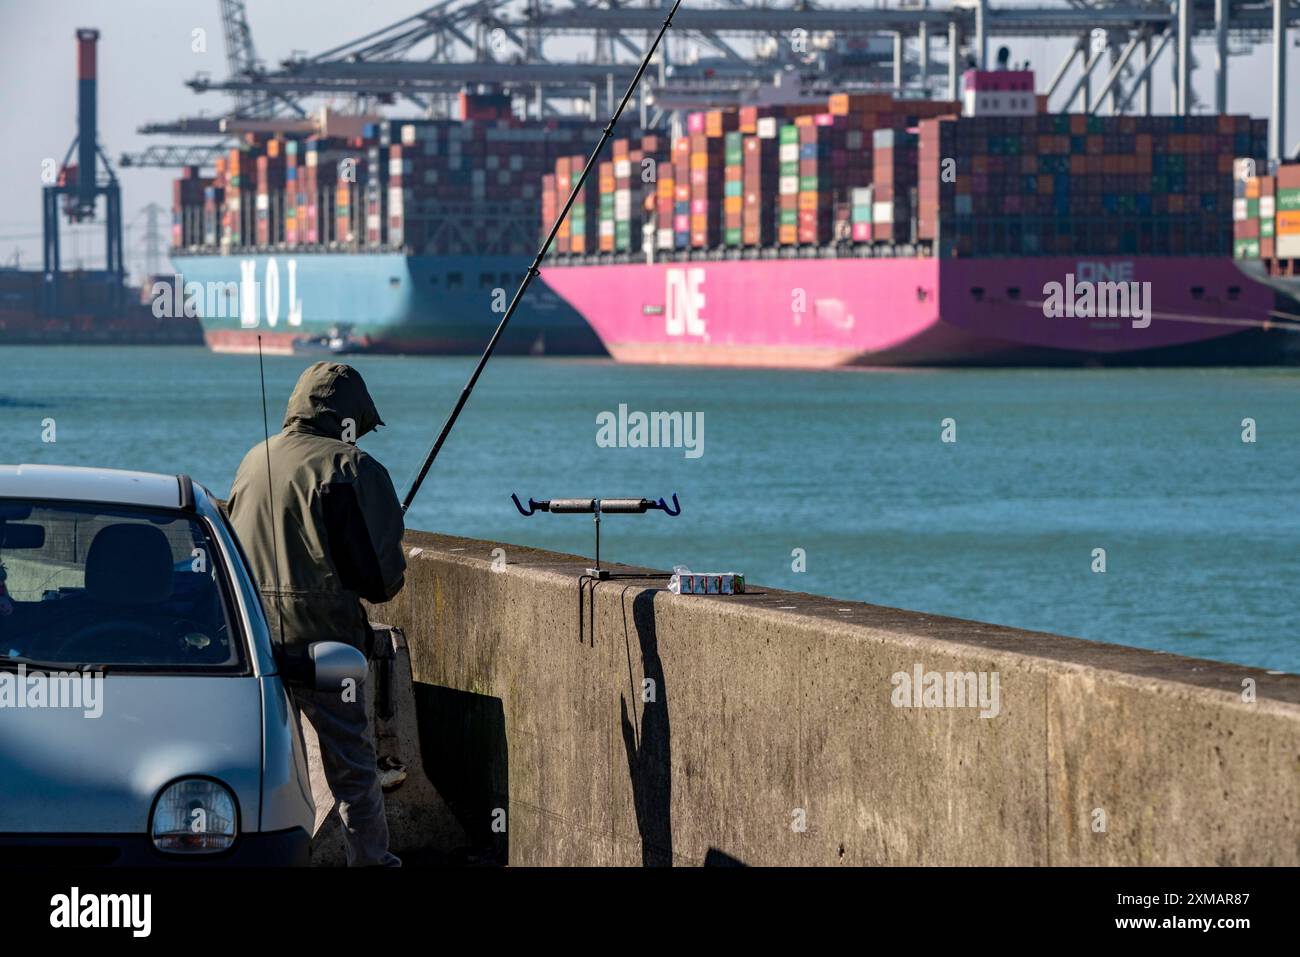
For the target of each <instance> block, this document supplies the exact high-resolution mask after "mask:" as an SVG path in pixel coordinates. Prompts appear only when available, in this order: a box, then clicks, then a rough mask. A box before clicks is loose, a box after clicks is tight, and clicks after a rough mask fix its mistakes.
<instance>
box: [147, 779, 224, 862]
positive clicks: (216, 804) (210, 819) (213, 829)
mask: <svg viewBox="0 0 1300 957" xmlns="http://www.w3.org/2000/svg"><path fill="white" fill-rule="evenodd" d="M238 832H239V826H238V824H236V822H235V798H234V795H232V794H231V793H230V791H229V789H227V788H226V787H225V785H223V784H220V783H218V782H216V781H209V780H207V779H204V778H186V779H184V780H181V781H175V782H173V783H172V784H169V785H168V786H167V787H166V788H164V789H163V792H162V793H161V794H159V795H158V802H157V804H155V805H154V810H153V825H152V827H151V833H152V837H153V846H154V847H156V848H158V850H160V851H170V852H172V853H181V854H211V853H213V852H215V851H224V850H226V849H227V848H229V847H230V846H231V845H232V844H234V843H235V835H236V834H237V833H238Z"/></svg>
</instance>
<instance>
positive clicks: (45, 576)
mask: <svg viewBox="0 0 1300 957" xmlns="http://www.w3.org/2000/svg"><path fill="white" fill-rule="evenodd" d="M0 568H3V571H2V572H0V575H3V577H4V581H3V582H0V585H3V594H0V666H3V665H4V664H5V662H6V660H8V661H10V662H16V661H22V660H27V661H35V662H40V663H42V664H47V665H67V666H75V665H90V666H96V665H110V666H116V670H124V669H133V668H142V669H146V670H151V669H153V668H161V669H167V670H182V671H185V670H192V669H198V670H202V671H205V672H206V671H213V670H218V671H229V670H235V669H240V668H241V667H242V662H243V653H242V649H241V646H240V639H239V633H238V632H237V631H236V630H235V629H234V627H233V624H232V623H233V622H234V620H235V616H234V614H233V613H232V609H231V608H230V604H229V598H228V596H229V594H230V592H229V589H228V588H227V587H226V585H225V578H224V573H223V570H222V557H221V552H220V550H219V548H218V547H217V545H216V543H215V542H214V541H213V540H212V538H211V536H210V535H209V533H208V530H207V528H206V526H205V525H204V524H203V522H202V521H200V520H199V519H197V518H196V517H194V516H192V515H189V514H186V513H183V512H179V511H174V510H166V509H149V508H139V507H133V506H123V505H102V504H82V503H67V502H57V503H56V502H36V501H32V502H24V501H15V500H13V499H0Z"/></svg>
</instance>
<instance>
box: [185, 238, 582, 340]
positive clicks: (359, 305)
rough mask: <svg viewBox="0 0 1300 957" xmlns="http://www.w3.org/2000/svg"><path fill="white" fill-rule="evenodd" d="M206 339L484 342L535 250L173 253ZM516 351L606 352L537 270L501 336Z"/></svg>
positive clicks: (579, 316)
mask: <svg viewBox="0 0 1300 957" xmlns="http://www.w3.org/2000/svg"><path fill="white" fill-rule="evenodd" d="M171 258H172V263H173V265H174V266H175V267H176V269H177V272H178V276H179V280H178V282H177V286H178V288H181V284H183V289H184V290H186V295H187V296H189V295H190V294H191V293H193V294H194V295H193V301H194V303H195V306H196V308H197V310H198V312H199V318H200V320H201V322H202V326H203V336H204V339H205V341H206V342H207V344H208V347H209V348H211V349H212V350H213V351H216V352H255V351H257V340H258V336H261V338H262V347H263V349H264V350H266V351H267V352H272V353H305V352H313V351H328V352H334V353H350V352H371V353H405V354H439V355H469V354H475V353H478V352H481V351H482V350H483V347H484V346H485V345H487V341H488V339H489V338H490V337H491V335H492V331H493V330H494V329H495V328H496V325H497V323H498V322H499V321H500V319H501V313H502V311H504V309H505V305H506V304H507V303H508V302H509V300H510V297H511V296H513V295H514V292H515V289H516V288H517V287H518V285H519V282H520V280H521V279H522V278H523V276H524V273H525V272H526V271H527V269H528V267H529V265H530V263H531V260H530V259H529V257H527V256H520V255H503V256H474V255H434V254H428V255H407V254H403V253H399V252H374V253H369V252H360V253H350V254H339V253H332V252H303V251H290V252H275V253H253V252H231V253H227V254H223V253H220V252H214V253H208V254H205V253H200V252H184V251H180V250H177V251H174V252H173V253H172V257H171ZM498 350H499V351H500V352H501V353H503V354H514V355H603V354H604V353H605V350H604V347H603V346H602V345H601V342H600V339H599V338H598V337H597V336H596V334H595V333H594V332H593V331H592V329H591V327H590V326H589V325H588V324H587V322H586V321H585V320H584V319H583V318H582V316H581V315H579V314H578V312H577V311H575V310H574V309H573V307H572V306H570V305H569V304H568V303H566V302H565V301H564V300H562V299H561V298H560V297H559V296H557V295H556V294H555V293H554V292H552V291H551V290H550V289H549V288H547V287H546V286H545V284H544V283H542V282H541V281H540V280H538V281H535V282H534V283H533V285H532V286H531V287H530V288H529V291H528V296H527V297H526V298H525V300H524V301H523V302H522V303H521V304H520V307H519V309H518V311H517V312H516V313H515V317H514V318H513V319H512V320H511V323H510V326H509V327H508V329H507V331H506V333H505V335H504V336H503V337H502V340H501V342H500V344H499V346H498Z"/></svg>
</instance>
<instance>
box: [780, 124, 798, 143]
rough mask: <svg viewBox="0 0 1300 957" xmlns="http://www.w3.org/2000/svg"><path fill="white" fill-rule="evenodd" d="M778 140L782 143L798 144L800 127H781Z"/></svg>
mask: <svg viewBox="0 0 1300 957" xmlns="http://www.w3.org/2000/svg"><path fill="white" fill-rule="evenodd" d="M777 139H778V141H780V142H782V143H798V142H799V127H797V126H783V127H781V129H780V130H779V131H778V132H777Z"/></svg>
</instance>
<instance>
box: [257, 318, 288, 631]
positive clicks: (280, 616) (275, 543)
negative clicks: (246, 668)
mask: <svg viewBox="0 0 1300 957" xmlns="http://www.w3.org/2000/svg"><path fill="white" fill-rule="evenodd" d="M257 374H258V377H259V378H261V380H262V436H263V438H264V440H265V441H263V442H262V445H263V447H265V449H266V494H267V500H268V501H269V502H270V506H269V507H270V509H271V561H273V562H274V563H275V619H276V638H277V640H278V641H279V642H280V644H281V645H283V644H284V607H283V605H281V600H282V599H281V597H280V543H279V540H278V539H277V538H276V534H275V483H274V482H272V481H271V427H270V426H269V425H268V424H267V420H266V367H265V366H264V365H263V363H262V337H261V335H259V336H258V337H257Z"/></svg>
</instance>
